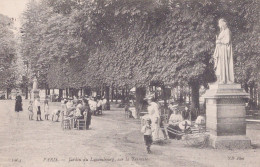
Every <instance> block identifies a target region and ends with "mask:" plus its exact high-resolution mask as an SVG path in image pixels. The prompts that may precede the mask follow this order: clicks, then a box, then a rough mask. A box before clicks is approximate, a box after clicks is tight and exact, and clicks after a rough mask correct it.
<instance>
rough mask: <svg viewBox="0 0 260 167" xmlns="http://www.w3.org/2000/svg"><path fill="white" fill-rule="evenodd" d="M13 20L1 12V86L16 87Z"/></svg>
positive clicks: (6, 87)
mask: <svg viewBox="0 0 260 167" xmlns="http://www.w3.org/2000/svg"><path fill="white" fill-rule="evenodd" d="M12 28H13V20H12V19H11V18H9V17H7V16H4V15H2V14H0V88H1V89H12V88H14V87H15V84H16V83H15V78H16V76H15V75H14V74H15V71H14V69H13V63H14V60H15V55H16V42H15V36H14V33H13V31H12Z"/></svg>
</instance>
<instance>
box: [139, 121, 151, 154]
mask: <svg viewBox="0 0 260 167" xmlns="http://www.w3.org/2000/svg"><path fill="white" fill-rule="evenodd" d="M141 132H142V133H143V134H144V142H145V145H146V150H147V153H148V154H150V153H151V149H150V147H151V145H152V142H153V139H152V127H151V120H150V119H147V120H146V122H145V125H144V126H143V127H142V130H141Z"/></svg>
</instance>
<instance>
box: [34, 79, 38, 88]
mask: <svg viewBox="0 0 260 167" xmlns="http://www.w3.org/2000/svg"><path fill="white" fill-rule="evenodd" d="M37 89H38V84H37V78H36V77H34V79H33V90H37Z"/></svg>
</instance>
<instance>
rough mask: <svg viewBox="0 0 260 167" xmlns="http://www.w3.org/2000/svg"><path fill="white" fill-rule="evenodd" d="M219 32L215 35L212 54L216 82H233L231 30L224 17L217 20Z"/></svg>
mask: <svg viewBox="0 0 260 167" xmlns="http://www.w3.org/2000/svg"><path fill="white" fill-rule="evenodd" d="M218 26H219V28H220V33H219V35H218V36H217V37H216V48H215V52H214V55H213V58H214V64H215V65H214V67H215V70H216V76H217V83H222V84H231V83H234V67H233V51H232V44H231V32H230V30H229V29H228V27H227V22H226V20H225V19H220V20H219V22H218Z"/></svg>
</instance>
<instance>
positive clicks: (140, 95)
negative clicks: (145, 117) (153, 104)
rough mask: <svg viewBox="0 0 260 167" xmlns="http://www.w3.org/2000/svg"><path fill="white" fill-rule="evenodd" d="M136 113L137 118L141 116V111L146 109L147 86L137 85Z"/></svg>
mask: <svg viewBox="0 0 260 167" xmlns="http://www.w3.org/2000/svg"><path fill="white" fill-rule="evenodd" d="M135 93H136V104H135V108H136V114H137V118H139V115H140V112H141V111H142V110H143V109H144V98H145V94H146V89H145V87H137V88H136V92H135Z"/></svg>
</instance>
